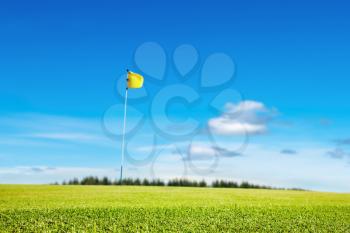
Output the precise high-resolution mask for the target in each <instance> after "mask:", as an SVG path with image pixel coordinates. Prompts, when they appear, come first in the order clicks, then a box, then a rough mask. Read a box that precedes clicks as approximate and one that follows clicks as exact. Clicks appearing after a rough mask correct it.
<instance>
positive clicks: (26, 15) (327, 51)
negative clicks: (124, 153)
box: [0, 1, 350, 192]
mask: <svg viewBox="0 0 350 233" xmlns="http://www.w3.org/2000/svg"><path fill="white" fill-rule="evenodd" d="M1 5H2V6H1V8H0V28H1V29H0V30H1V36H0V64H1V66H0V182H1V183H48V182H53V181H61V180H63V179H69V178H71V177H73V176H77V177H82V176H84V175H89V174H92V175H99V176H103V175H107V176H110V177H117V176H118V169H119V165H120V137H115V136H111V133H112V134H115V133H118V132H120V128H121V121H122V114H123V112H122V103H123V92H121V93H119V92H118V90H122V89H123V82H122V80H123V75H124V74H125V69H126V68H130V69H132V70H134V71H135V72H139V73H141V74H143V75H144V76H145V87H144V88H143V90H132V91H130V95H131V96H130V97H131V98H132V99H131V100H130V102H129V106H130V108H129V111H128V114H129V118H128V127H129V128H130V129H131V128H133V127H134V128H135V127H136V128H137V129H138V130H137V132H135V133H132V134H130V135H129V136H128V142H129V147H128V148H129V149H128V151H129V153H130V156H131V157H132V158H134V159H143V158H147V156H148V155H149V154H150V153H151V151H152V149H150V148H152V145H153V139H154V135H156V138H157V147H156V148H157V150H156V151H157V152H156V155H155V156H149V158H150V159H149V160H150V161H148V160H146V161H145V162H144V163H142V164H140V163H136V162H135V161H134V162H133V160H132V159H129V161H128V164H127V169H128V170H127V174H128V175H129V176H135V177H136V176H139V177H152V176H157V177H160V178H163V179H167V178H170V177H180V176H187V177H190V178H196V179H202V178H204V179H207V180H211V179H215V178H223V179H234V180H238V181H240V180H249V181H252V182H256V183H261V184H269V185H274V186H281V187H301V188H307V189H315V190H322V191H341V192H349V191H350V186H349V183H350V143H349V138H350V135H349V134H348V132H349V127H350V126H349V122H348V119H349V117H350V105H349V103H348V100H349V99H350V92H349V91H348V87H349V84H350V81H349V77H350V70H349V63H350V44H349V41H350V33H349V30H348V28H349V27H350V16H349V14H348V12H347V9H348V8H349V3H348V2H346V1H332V2H330V1H309V2H304V1H293V2H288V3H287V2H280V1H264V2H262V1H253V2H247V1H235V2H232V1H219V2H218V1H217V2H212V3H208V2H203V3H201V4H198V3H196V2H194V1H193V2H192V3H190V2H188V1H183V2H181V1H177V2H174V3H168V2H161V1H159V2H158V1H151V2H147V3H146V2H141V1H128V2H116V1H103V2H100V3H97V2H92V1H74V3H72V2H71V1H60V2H57V3H53V2H47V1H31V2H28V1H12V2H11V3H10V2H7V3H2V4H1ZM183 46H185V47H183ZM186 46H187V47H186ZM177 49H178V50H177ZM181 49H182V50H181ZM177 52H178V53H177ZM176 54H178V57H177V58H178V59H177V60H176V59H175V57H176ZM226 59H228V60H226ZM230 62H232V64H231V63H230ZM192 63H193V66H190V68H189V69H190V70H189V72H188V73H186V74H185V75H182V73H181V67H187V65H188V64H192ZM231 65H232V67H231ZM231 68H232V69H231ZM183 69H185V68H183ZM225 75H226V76H227V77H228V82H225V83H224V84H223V85H219V86H215V87H207V88H205V87H203V85H205V83H213V82H214V83H215V82H217V81H220V80H221V79H225ZM203 80H204V81H203ZM205 80H206V81H205ZM223 81H225V80H223ZM175 85H178V86H175ZM185 86H187V87H188V88H186V87H185ZM162 93H163V95H165V96H167V97H174V98H173V99H172V100H169V102H166V106H165V107H164V108H162V107H159V106H161V105H162V100H164V96H162V97H159V96H161V94H162ZM220 93H223V94H221V97H220V98H219V97H218V99H217V100H218V101H217V102H215V104H214V105H215V106H214V108H213V106H212V103H213V102H212V101H213V100H214V99H215V98H216V97H217V96H218V95H220ZM143 95H146V97H145V96H144V97H143V98H136V97H140V96H141V97H142V96H143ZM183 96H187V97H190V98H193V99H194V102H193V103H192V104H191V105H186V102H185V101H184V99H183ZM175 97H177V98H175ZM152 106H157V107H156V108H155V109H154V111H153V110H152ZM163 110H164V111H163ZM232 112H233V113H237V112H238V113H239V114H238V115H235V114H232ZM168 118H169V119H170V120H171V121H173V123H171V122H168V120H169V119H168ZM186 119H187V120H188V119H195V121H193V122H192V124H194V125H196V124H198V125H197V126H198V130H197V131H196V132H195V133H194V134H192V135H191V137H187V138H184V137H177V138H173V137H170V138H169V137H167V135H166V132H168V133H169V132H170V133H176V132H177V131H176V130H179V131H178V132H180V133H181V132H183V131H181V130H184V129H185V128H186V129H189V128H190V126H188V125H185V126H184V125H182V124H183V121H185V120H186ZM140 122H141V123H140ZM181 122H182V123H181ZM138 123H140V124H138ZM169 124H171V125H169ZM159 127H160V128H161V129H159ZM162 127H164V128H162ZM242 128H243V129H244V130H243V131H242ZM240 129H241V130H240ZM164 133H165V134H164ZM208 135H209V136H212V137H213V138H214V139H213V138H212V139H210V138H208V137H209V136H208ZM247 138H248V139H249V140H248V141H249V142H246V139H247ZM213 143H214V144H215V145H213ZM242 145H244V146H242ZM176 152H179V153H176ZM219 152H221V153H219ZM217 153H219V154H220V155H218V156H217ZM189 155H190V156H192V160H189V159H188V158H187V157H186V156H189ZM225 155H228V156H225ZM229 155H232V156H229ZM217 157H218V158H217ZM189 161H190V162H189ZM212 165H213V166H212ZM214 165H215V166H214ZM199 168H202V169H199Z"/></svg>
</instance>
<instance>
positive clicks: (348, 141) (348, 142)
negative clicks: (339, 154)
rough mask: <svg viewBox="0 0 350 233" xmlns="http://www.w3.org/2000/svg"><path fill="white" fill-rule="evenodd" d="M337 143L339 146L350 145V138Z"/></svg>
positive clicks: (339, 140)
mask: <svg viewBox="0 0 350 233" xmlns="http://www.w3.org/2000/svg"><path fill="white" fill-rule="evenodd" d="M335 142H336V143H337V144H338V145H350V138H342V139H336V140H335Z"/></svg>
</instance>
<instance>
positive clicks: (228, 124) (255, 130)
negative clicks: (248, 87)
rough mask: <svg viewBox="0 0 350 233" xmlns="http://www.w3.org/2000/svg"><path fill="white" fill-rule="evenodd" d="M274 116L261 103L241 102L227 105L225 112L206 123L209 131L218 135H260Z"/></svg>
mask: <svg viewBox="0 0 350 233" xmlns="http://www.w3.org/2000/svg"><path fill="white" fill-rule="evenodd" d="M274 114H275V110H272V109H268V108H266V107H265V105H264V104H263V103H260V102H256V101H250V100H248V101H242V102H240V103H238V104H233V103H227V104H226V106H225V112H224V113H223V114H222V115H221V116H219V117H217V118H213V119H210V120H209V122H208V126H209V129H210V130H211V131H212V132H213V133H215V134H219V135H245V134H261V133H264V132H266V131H267V123H268V122H269V120H270V119H271V117H272V116H273V115H274Z"/></svg>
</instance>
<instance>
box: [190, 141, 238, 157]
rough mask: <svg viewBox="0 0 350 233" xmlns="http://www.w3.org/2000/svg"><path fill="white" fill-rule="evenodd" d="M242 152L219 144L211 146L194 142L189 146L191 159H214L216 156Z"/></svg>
mask: <svg viewBox="0 0 350 233" xmlns="http://www.w3.org/2000/svg"><path fill="white" fill-rule="evenodd" d="M240 155H241V154H240V153H238V152H236V151H231V150H229V149H226V148H223V147H219V146H209V145H204V144H192V145H191V146H190V148H189V155H188V156H190V158H191V159H194V160H201V159H212V158H213V157H214V156H222V157H236V156H240Z"/></svg>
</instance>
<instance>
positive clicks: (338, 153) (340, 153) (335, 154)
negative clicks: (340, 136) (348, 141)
mask: <svg viewBox="0 0 350 233" xmlns="http://www.w3.org/2000/svg"><path fill="white" fill-rule="evenodd" d="M327 155H329V156H330V157H332V158H334V159H343V158H345V157H347V156H350V153H347V152H346V151H344V150H343V149H341V148H336V149H334V150H331V151H328V152H327Z"/></svg>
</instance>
